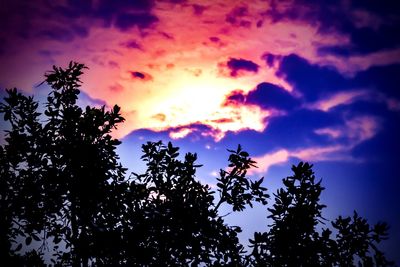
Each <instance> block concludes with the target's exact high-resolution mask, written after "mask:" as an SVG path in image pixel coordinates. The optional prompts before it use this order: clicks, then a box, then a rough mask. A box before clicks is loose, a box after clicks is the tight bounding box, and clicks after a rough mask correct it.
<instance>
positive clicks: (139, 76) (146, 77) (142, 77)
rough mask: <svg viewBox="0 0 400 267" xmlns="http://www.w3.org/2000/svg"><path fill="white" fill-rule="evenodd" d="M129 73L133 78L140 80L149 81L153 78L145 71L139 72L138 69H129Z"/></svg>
mask: <svg viewBox="0 0 400 267" xmlns="http://www.w3.org/2000/svg"><path fill="white" fill-rule="evenodd" d="M130 74H131V76H132V78H133V79H139V80H142V81H151V80H153V76H151V75H150V74H148V73H146V72H140V71H130Z"/></svg>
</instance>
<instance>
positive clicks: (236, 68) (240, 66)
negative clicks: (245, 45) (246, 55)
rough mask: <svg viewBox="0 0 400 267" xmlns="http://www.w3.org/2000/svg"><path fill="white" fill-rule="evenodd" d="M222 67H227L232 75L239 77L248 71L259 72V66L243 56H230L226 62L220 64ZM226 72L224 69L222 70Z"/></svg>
mask: <svg viewBox="0 0 400 267" xmlns="http://www.w3.org/2000/svg"><path fill="white" fill-rule="evenodd" d="M220 67H221V68H227V69H228V70H229V75H230V76H231V77H238V76H242V75H245V74H246V73H248V72H252V73H257V72H258V70H259V67H260V66H258V65H257V64H256V63H254V62H253V61H251V60H247V59H243V58H229V60H228V61H227V62H226V63H221V64H220ZM222 72H224V70H222Z"/></svg>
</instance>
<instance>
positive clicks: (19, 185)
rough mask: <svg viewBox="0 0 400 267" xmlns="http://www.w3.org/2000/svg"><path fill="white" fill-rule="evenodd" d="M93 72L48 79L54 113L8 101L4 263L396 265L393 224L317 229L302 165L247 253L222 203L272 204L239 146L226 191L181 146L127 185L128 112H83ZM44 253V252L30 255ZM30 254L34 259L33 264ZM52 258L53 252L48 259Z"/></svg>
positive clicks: (350, 223)
mask: <svg viewBox="0 0 400 267" xmlns="http://www.w3.org/2000/svg"><path fill="white" fill-rule="evenodd" d="M84 68H85V66H84V65H82V64H78V63H74V62H71V63H70V64H69V66H68V68H66V69H63V68H58V67H54V68H53V70H52V71H51V72H49V73H47V74H46V80H45V82H46V83H47V84H48V85H49V86H50V87H51V92H50V93H49V95H48V98H47V103H46V106H45V111H44V114H40V113H39V112H38V103H37V102H35V101H34V99H33V98H32V97H26V96H24V95H22V94H20V93H19V92H18V91H17V90H16V89H11V90H7V96H6V97H5V98H4V103H1V104H0V112H1V113H3V114H4V120H5V121H7V122H9V123H10V130H9V131H7V132H6V138H5V144H4V145H2V146H0V175H1V176H0V258H1V263H5V264H6V265H7V264H8V265H10V266H44V259H43V258H44V254H50V255H48V257H50V258H51V260H52V262H53V265H55V266H89V265H91V266H188V265H190V266H198V265H202V266H354V265H355V264H356V263H357V264H359V265H361V266H373V265H376V266H387V265H389V264H390V262H388V261H387V260H386V258H385V257H384V255H383V253H382V252H381V251H380V250H379V249H378V248H377V247H376V244H377V243H379V242H380V241H381V240H383V239H385V238H386V235H387V225H386V224H383V223H379V224H376V225H375V226H372V227H371V226H370V225H369V224H368V223H367V221H366V220H365V219H363V218H361V217H359V216H358V214H357V213H354V216H353V217H351V218H350V217H349V218H342V217H339V218H338V219H336V220H335V221H334V222H332V228H331V229H333V230H334V231H335V232H336V236H335V238H332V237H331V235H332V232H331V230H330V229H329V228H326V229H322V230H318V229H319V228H318V227H319V226H320V224H321V223H326V222H327V220H325V219H324V218H323V217H322V209H323V208H324V207H325V206H324V205H322V204H320V203H319V200H320V199H319V197H320V194H321V192H322V191H323V189H324V188H323V187H322V186H321V181H318V182H316V181H315V176H314V173H313V171H312V166H311V165H309V164H307V163H305V164H303V163H300V164H299V165H297V166H293V171H294V175H293V176H290V177H287V178H286V179H284V180H283V183H284V186H285V187H284V188H282V189H279V190H278V192H277V193H276V194H274V196H275V203H274V204H273V206H272V207H271V208H269V209H268V211H269V212H270V213H271V215H270V216H269V218H270V219H272V225H271V226H270V229H269V231H268V232H266V233H255V235H254V239H253V240H251V241H250V242H251V243H252V247H253V250H252V252H251V253H250V254H248V253H246V252H245V250H244V247H243V245H241V244H240V242H239V239H238V236H237V235H238V233H239V232H240V231H241V228H240V227H238V226H231V225H228V224H227V223H226V222H225V221H224V216H221V214H220V212H219V208H220V207H221V205H222V204H224V205H228V207H229V206H230V207H231V208H232V212H240V211H242V210H244V209H245V208H246V207H247V206H250V207H252V205H253V203H254V202H259V203H261V204H264V205H266V204H267V199H268V198H269V196H268V194H267V193H266V191H267V189H266V188H264V187H262V183H263V179H262V178H261V179H259V180H255V181H251V180H249V179H248V177H247V171H248V170H249V169H250V168H252V167H255V162H254V161H253V160H252V159H251V158H250V157H249V154H248V153H247V152H245V151H243V150H242V148H241V147H240V146H238V148H237V149H236V150H228V151H229V152H230V156H229V158H228V162H229V163H228V166H227V168H225V169H221V170H220V173H219V177H218V178H217V185H216V187H217V188H216V191H217V192H213V191H212V190H211V188H210V187H209V186H208V185H203V184H201V183H200V182H199V181H198V180H197V179H196V170H197V168H199V167H200V166H201V165H198V164H197V163H196V159H197V156H196V154H192V153H187V154H186V155H185V156H184V157H183V159H181V158H179V148H177V147H174V146H173V145H172V144H171V143H168V144H163V143H162V142H161V141H160V142H148V143H146V144H144V145H143V146H142V150H143V156H142V159H143V160H144V161H145V162H146V164H147V170H146V171H145V172H144V173H143V174H135V173H132V174H131V175H130V176H128V175H127V174H126V169H125V168H123V167H122V166H121V164H120V163H119V162H118V160H119V157H118V155H117V154H116V151H115V150H116V147H117V145H119V144H120V141H118V140H116V139H114V138H112V137H111V135H110V134H111V132H112V131H113V130H114V129H115V128H116V127H117V125H118V124H119V123H121V122H123V121H124V119H123V117H122V116H121V114H120V108H119V107H118V106H114V107H113V108H112V109H111V110H110V111H105V107H104V106H103V107H100V108H93V107H89V106H88V107H86V109H84V110H83V109H82V108H81V107H79V106H78V105H77V103H76V100H77V99H78V95H79V89H78V88H79V86H80V84H81V81H80V79H79V77H80V75H81V74H82V71H83V70H84ZM32 245H34V247H39V248H38V249H33V250H32V248H30V246H32ZM22 251H25V253H23V252H22ZM45 251H50V252H49V253H47V252H45Z"/></svg>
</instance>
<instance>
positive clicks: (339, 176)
mask: <svg viewBox="0 0 400 267" xmlns="http://www.w3.org/2000/svg"><path fill="white" fill-rule="evenodd" d="M0 25H1V28H2V29H1V31H0V62H1V64H0V90H1V91H0V95H4V89H5V88H13V87H17V88H18V89H20V90H21V91H23V92H25V93H26V94H28V95H34V96H35V97H36V99H38V100H44V99H45V97H46V95H47V93H48V88H46V86H38V85H39V84H40V82H41V81H43V79H44V78H43V75H44V73H45V72H46V71H49V70H51V67H52V65H57V66H66V65H67V64H68V62H69V61H71V60H73V61H77V62H80V63H84V64H85V65H86V66H88V67H89V69H87V70H86V72H85V74H84V76H83V79H82V80H83V86H82V88H81V98H80V100H79V104H80V105H82V106H86V105H92V106H93V105H94V106H101V105H105V106H106V107H112V106H113V105H114V104H118V105H119V106H121V108H122V114H123V116H124V117H125V119H126V121H125V123H124V124H123V125H121V126H120V127H119V128H118V130H117V131H116V132H115V133H114V136H115V137H117V138H119V139H121V140H122V142H123V143H122V145H121V146H120V148H119V150H118V152H119V154H120V156H121V161H122V162H123V164H124V165H125V166H127V167H129V168H130V170H132V171H133V170H135V171H137V170H138V169H139V170H140V169H143V163H141V162H140V159H139V158H140V155H141V151H140V146H141V144H142V143H144V142H146V141H157V140H163V141H165V142H167V141H172V142H173V143H174V144H175V145H177V146H180V147H181V149H182V151H183V152H189V151H190V152H197V153H198V155H199V162H200V163H201V164H204V167H203V168H201V169H200V170H199V174H198V179H200V180H201V181H203V182H205V183H208V184H210V185H211V186H213V185H214V184H215V176H216V173H217V172H218V170H219V168H225V166H226V165H227V156H228V152H227V151H226V149H231V148H236V147H237V145H238V144H241V145H242V146H243V147H244V149H245V150H246V151H248V152H249V153H250V154H251V155H252V157H253V159H255V160H256V161H257V162H258V168H257V169H252V170H251V171H250V177H261V176H264V177H265V182H264V184H265V186H266V187H268V189H269V190H270V193H272V192H274V191H276V189H277V188H279V187H280V186H282V184H281V179H282V178H283V177H286V176H288V175H290V166H291V165H292V164H297V163H298V162H299V161H308V162H310V163H312V164H314V170H315V172H316V176H317V177H320V178H323V184H324V185H325V187H326V190H325V191H324V192H323V195H322V202H323V203H324V204H326V205H327V206H328V208H327V209H326V210H325V211H324V214H325V216H326V217H327V218H329V219H333V218H335V217H336V216H337V215H339V214H342V215H347V216H348V215H351V214H352V212H353V210H354V209H355V210H357V211H358V212H359V214H360V215H362V216H364V217H366V218H368V220H369V222H371V223H376V222H378V221H387V222H388V223H389V224H390V225H391V230H390V240H389V241H388V242H386V243H387V244H385V245H384V249H385V251H387V253H388V255H389V257H390V258H392V259H395V260H396V261H397V262H398V263H400V255H399V253H396V252H398V251H396V249H398V247H400V224H399V221H400V208H399V204H398V203H400V194H399V192H398V190H399V189H398V188H399V185H400V182H399V178H400V175H399V171H398V168H397V167H398V165H399V164H400V156H399V153H400V152H399V151H400V141H399V139H398V138H399V136H400V88H399V84H400V34H399V32H400V2H398V1H390V0H387V1H374V0H354V1H349V0H343V1H340V0H337V1H333V0H327V1H307V0H293V1H289V0H283V1H274V0H252V1H236V0H229V1H228V0H201V1H200V0H199V1H192V0H162V1H161V0H160V1H155V0H135V1H128V0H120V1H112V0H93V1H89V0H87V1H86V0H83V1H79V0H63V1H61V0H60V1H48V0H37V1H30V0H13V1H11V0H3V1H2V3H1V4H0ZM2 127H3V128H4V126H2ZM266 216H267V213H266V209H265V207H259V206H257V207H256V208H254V209H253V210H249V211H246V212H245V213H243V214H239V215H234V216H231V217H229V218H228V219H227V220H228V221H229V222H231V223H234V224H238V225H241V226H243V227H244V228H245V229H246V230H245V231H244V233H243V234H242V236H241V238H242V239H243V240H244V242H246V240H247V239H248V238H249V237H250V235H251V233H252V232H254V231H265V230H266V229H267V220H266Z"/></svg>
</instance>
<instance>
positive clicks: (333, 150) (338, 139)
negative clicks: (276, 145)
mask: <svg viewBox="0 0 400 267" xmlns="http://www.w3.org/2000/svg"><path fill="white" fill-rule="evenodd" d="M380 129H381V127H380V120H379V119H378V118H376V117H372V116H359V117H353V118H350V119H346V120H345V122H344V124H343V125H340V126H336V127H327V128H320V129H316V130H315V131H314V132H315V133H316V134H318V135H326V136H328V137H329V138H330V139H331V141H330V142H329V143H328V144H327V145H311V146H308V147H307V146H304V145H303V146H302V147H298V148H292V149H285V148H281V149H278V150H276V151H274V152H268V153H265V154H263V155H261V156H258V157H254V158H253V159H254V160H255V161H256V162H257V166H258V167H259V168H255V169H252V170H251V172H250V174H257V173H258V174H263V173H267V172H268V169H269V168H270V167H271V166H274V165H277V164H282V163H286V162H287V161H288V160H289V159H290V158H297V159H299V160H302V161H311V162H319V161H353V162H354V161H361V160H362V158H359V157H358V158H356V157H353V156H352V155H351V151H352V150H353V149H355V148H356V147H357V146H358V145H360V144H362V143H363V142H365V141H367V140H370V139H372V138H374V137H375V136H376V135H377V134H378V133H379V131H380Z"/></svg>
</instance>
